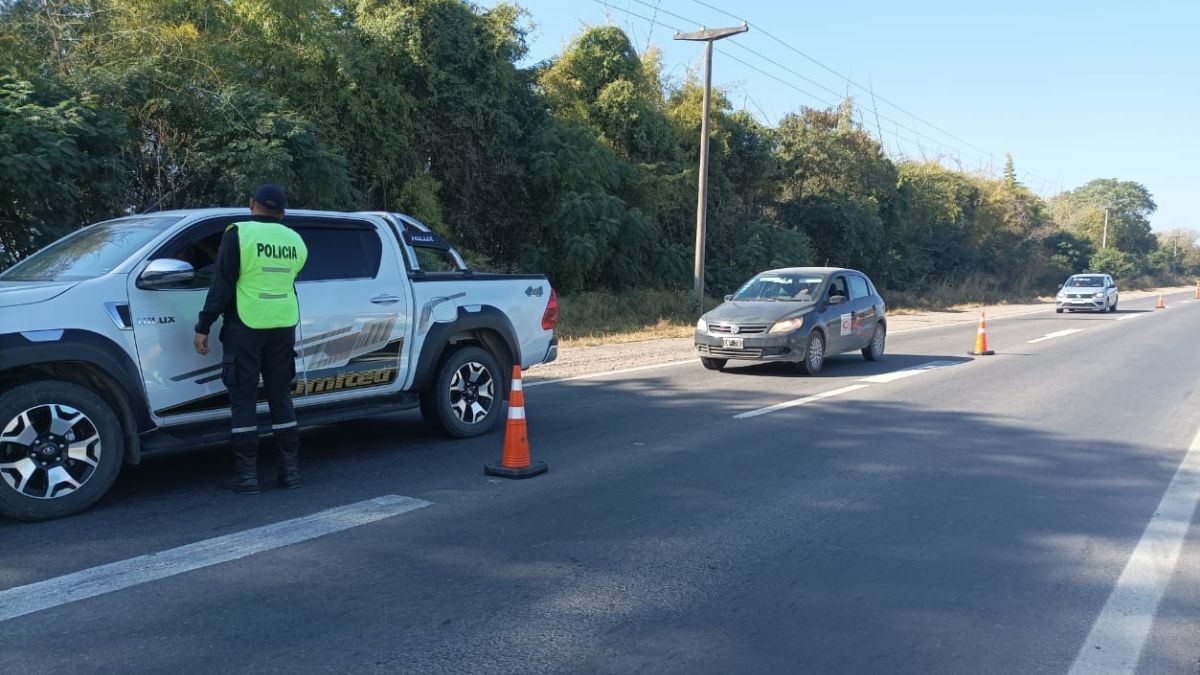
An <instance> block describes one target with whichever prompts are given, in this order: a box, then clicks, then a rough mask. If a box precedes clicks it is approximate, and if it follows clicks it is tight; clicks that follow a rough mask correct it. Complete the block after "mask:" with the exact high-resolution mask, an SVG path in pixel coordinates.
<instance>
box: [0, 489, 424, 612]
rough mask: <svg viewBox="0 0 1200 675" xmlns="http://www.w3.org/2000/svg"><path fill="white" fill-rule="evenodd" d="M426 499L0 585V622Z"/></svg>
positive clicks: (362, 507)
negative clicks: (1, 587)
mask: <svg viewBox="0 0 1200 675" xmlns="http://www.w3.org/2000/svg"><path fill="white" fill-rule="evenodd" d="M430 504H431V502H427V501H425V500H423V499H414V498H412V497H401V496H399V495H385V496H382V497H376V498H375V499H368V500H366V501H361V502H356V503H354V504H348V505H346V506H339V507H337V508H332V509H326V510H324V511H318V512H316V513H313V514H310V515H307V516H303V517H301V518H293V519H291V520H285V521H282V522H278V523H273V524H271V525H264V526H262V527H256V528H254V529H250V530H244V531H242V532H235V533H233V534H227V535H225V536H222V537H216V538H214V539H205V540H204V541H198V542H196V543H194V544H187V545H186V546H180V547H178V548H172V549H168V550H166V551H160V552H158V553H150V554H147V555H142V556H138V557H136V558H129V559H127V560H121V561H118V562H114V563H109V564H107V565H100V566H99V567H91V568H88V569H85V570H81V571H79V572H74V573H72V574H67V575H64V576H61V577H54V578H53V579H46V580H45V581H39V582H36V583H32V584H28V585H26V586H17V587H16V588H10V589H8V590H5V591H0V622H4V621H8V620H10V619H15V618H17V617H21V616H25V615H26V614H32V613H34V612H40V611H42V610H46V609H52V608H54V607H58V606H60V605H65V604H68V603H72V602H78V601H80V600H86V599H88V598H94V597H96V596H98V595H104V594H107V593H113V592H115V591H120V590H123V589H126V588H130V587H133V586H138V585H141V584H144V583H148V582H151V581H157V580H159V579H165V578H167V577H173V576H176V575H178V574H183V573H184V572H190V571H192V570H198V569H200V568H203V567H210V566H212V565H219V564H221V563H225V562H230V561H233V560H238V559H241V558H245V557H247V556H251V555H254V554H255V553H262V552H264V551H270V550H272V549H276V548H280V547H282V546H289V545H291V544H298V543H300V542H304V541H308V540H309V539H316V538H317V537H323V536H325V535H327V534H333V533H335V532H340V531H342V530H348V529H350V528H352V527H358V526H360V525H366V524H368V523H373V522H375V521H377V520H383V519H384V518H390V517H392V516H398V515H400V514H402V513H407V512H409V511H413V510H416V509H420V508H424V507H426V506H429V505H430Z"/></svg>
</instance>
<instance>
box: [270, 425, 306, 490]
mask: <svg viewBox="0 0 1200 675" xmlns="http://www.w3.org/2000/svg"><path fill="white" fill-rule="evenodd" d="M275 444H276V445H278V446H279V484H280V485H282V486H283V487H285V488H287V489H289V490H295V489H296V488H298V487H300V485H301V483H300V433H299V432H298V431H297V430H296V428H295V427H292V428H290V429H277V430H276V431H275Z"/></svg>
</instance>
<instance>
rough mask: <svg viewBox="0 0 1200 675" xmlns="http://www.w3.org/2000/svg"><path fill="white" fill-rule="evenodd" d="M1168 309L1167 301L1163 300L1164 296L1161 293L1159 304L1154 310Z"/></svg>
mask: <svg viewBox="0 0 1200 675" xmlns="http://www.w3.org/2000/svg"><path fill="white" fill-rule="evenodd" d="M1166 308H1167V303H1166V300H1165V299H1164V298H1163V294H1162V293H1159V294H1158V304H1157V305H1155V306H1154V309H1166Z"/></svg>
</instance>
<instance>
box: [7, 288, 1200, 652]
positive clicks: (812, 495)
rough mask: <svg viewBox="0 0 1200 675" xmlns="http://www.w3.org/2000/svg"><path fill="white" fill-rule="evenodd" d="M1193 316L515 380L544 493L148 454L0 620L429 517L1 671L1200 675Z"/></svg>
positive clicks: (332, 435) (262, 568)
mask: <svg viewBox="0 0 1200 675" xmlns="http://www.w3.org/2000/svg"><path fill="white" fill-rule="evenodd" d="M1186 297H1190V296H1184V295H1176V296H1170V297H1168V299H1167V300H1168V304H1169V309H1167V310H1166V311H1157V312H1156V311H1154V310H1152V309H1151V308H1152V307H1153V301H1152V300H1151V299H1144V300H1139V301H1132V302H1126V301H1123V302H1122V303H1121V309H1122V311H1121V312H1119V313H1117V314H1108V315H1082V314H1080V315H1056V314H1054V313H1053V311H1050V312H1039V313H1034V314H1028V315H1025V316H1019V317H1013V318H1008V319H1004V320H1000V321H993V322H989V338H990V342H991V346H992V348H993V349H995V350H996V351H997V352H998V353H997V355H996V356H992V357H980V358H971V357H967V356H966V355H965V352H966V351H967V349H968V348H969V347H971V346H972V344H973V339H974V332H975V328H974V326H973V325H957V326H947V327H941V328H934V329H929V330H920V331H913V332H907V333H900V334H894V335H892V336H891V337H890V339H889V345H888V351H889V355H888V357H887V358H886V359H885V360H883V361H881V362H878V363H873V364H872V363H866V362H865V361H864V360H863V359H862V358H861V357H860V356H858V355H857V353H855V354H853V355H843V356H840V357H837V358H834V359H833V360H831V361H830V362H829V363H828V364H827V366H826V371H825V373H824V374H823V375H822V376H820V377H813V378H810V377H803V376H798V375H795V374H793V372H792V371H790V370H788V369H787V368H785V367H777V366H748V367H747V366H743V367H735V368H731V369H729V370H727V371H726V372H722V373H714V372H708V371H705V370H703V369H702V368H701V367H700V365H699V364H698V363H689V364H686V365H680V366H672V367H666V368H659V369H654V370H647V371H641V372H637V373H629V374H625V375H614V376H609V377H602V378H596V379H590V380H581V381H574V382H563V383H559V384H548V385H544V386H539V387H536V388H533V387H530V388H529V389H528V390H527V392H526V396H527V406H528V415H529V425H530V438H531V442H532V445H533V453H534V456H535V458H538V459H543V460H545V461H546V462H548V463H549V465H550V472H549V473H548V474H546V475H544V476H541V477H538V478H535V479H532V480H528V481H506V480H500V479H492V478H487V477H485V476H484V475H483V472H482V465H483V464H484V463H485V462H488V461H493V460H495V459H497V458H498V455H499V452H500V445H501V437H500V436H499V435H492V436H489V437H486V438H482V439H476V440H473V441H465V442H464V441H450V440H443V439H441V438H438V437H436V436H434V435H433V434H431V433H430V432H429V431H427V430H426V429H425V427H424V426H423V424H422V423H421V422H420V420H419V418H418V417H416V416H414V415H410V414H405V415H397V416H395V417H392V418H382V419H373V420H366V421H361V422H356V423H353V424H345V425H339V426H333V427H327V428H322V429H318V430H314V431H311V432H308V433H306V434H305V435H304V443H305V450H304V453H303V455H302V459H303V467H302V468H303V470H304V475H305V478H306V481H307V484H306V486H305V487H304V489H302V490H299V491H284V490H278V489H276V490H270V491H268V492H265V493H264V494H262V495H259V496H257V497H244V496H234V495H230V494H227V493H223V492H221V491H220V490H218V489H217V487H216V486H217V484H218V483H219V482H220V480H221V479H222V478H223V476H224V474H225V471H226V468H227V465H226V462H225V458H224V455H222V454H218V453H213V452H193V453H184V454H179V455H173V456H166V457H160V458H155V459H148V460H147V461H146V462H145V463H144V464H143V465H142V466H139V467H132V468H129V469H128V470H126V471H125V472H124V473H123V474H122V476H121V478H120V479H119V480H118V484H117V486H116V488H114V490H113V491H112V493H111V494H110V495H109V496H108V497H106V498H105V500H104V501H102V502H101V503H100V504H99V505H98V506H97V507H95V508H93V509H92V510H90V511H88V512H86V513H84V514H81V515H78V516H75V517H72V518H68V519H64V520H59V521H53V522H48V523H39V524H20V523H15V522H7V521H0V616H2V615H3V613H4V611H5V607H4V603H5V598H7V599H8V602H9V603H10V609H11V608H12V607H15V606H16V604H15V602H16V601H15V600H14V598H15V597H17V596H16V595H14V593H17V592H19V591H20V589H21V588H25V587H28V586H29V585H31V584H37V583H39V582H45V583H42V585H41V586H36V587H35V588H37V589H39V591H38V592H39V593H41V590H40V589H43V588H45V589H48V590H47V591H46V594H47V595H46V597H57V596H54V595H53V594H54V593H59V594H62V593H69V592H72V590H73V589H74V590H78V589H79V588H80V587H81V586H80V584H79V583H78V580H77V578H76V577H72V578H70V579H68V580H60V579H59V577H62V576H63V575H68V574H72V573H77V572H80V571H86V570H92V569H93V568H95V567H97V566H100V565H105V564H108V563H115V562H119V561H124V560H128V559H131V558H137V557H139V556H147V555H150V554H157V553H159V552H163V551H168V550H170V549H174V548H175V547H180V546H185V545H190V544H194V543H195V542H201V541H205V540H210V539H213V538H216V537H222V536H226V535H233V536H234V537H235V539H236V538H237V537H238V536H239V535H238V534H237V533H242V532H244V531H246V530H248V529H250V528H256V527H260V526H269V525H271V524H273V523H280V522H284V521H289V520H290V519H295V518H300V517H302V516H307V515H309V514H313V513H315V512H319V511H322V510H325V509H331V508H336V507H343V506H347V505H355V504H358V503H360V502H363V501H364V500H370V499H372V498H377V497H381V496H385V495H401V496H405V497H412V498H416V499H420V500H425V501H427V502H429V505H428V506H424V508H418V509H415V510H411V511H406V512H404V513H400V514H398V515H394V516H390V517H385V518H380V519H377V520H374V521H373V522H367V523H365V524H361V525H357V526H353V527H346V529H342V530H340V531H337V532H334V533H332V534H328V535H326V536H320V537H317V538H312V539H308V540H306V541H302V542H300V543H295V544H291V545H286V546H281V547H277V548H269V547H267V550H263V551H261V552H257V553H253V554H250V555H246V556H245V557H240V558H238V559H236V560H230V561H227V562H220V563H218V564H212V565H209V566H206V567H201V568H199V569H193V570H191V571H183V572H181V573H178V574H173V573H167V574H164V575H163V578H157V579H154V580H148V581H145V582H144V583H139V582H137V580H136V579H132V578H129V579H126V581H125V582H123V585H126V586H128V587H125V588H122V589H121V590H116V591H114V592H110V593H104V594H101V595H97V596H96V597H90V598H87V599H82V600H78V601H73V602H66V603H64V604H56V603H55V602H53V601H51V602H49V604H50V605H54V606H49V607H48V608H46V609H42V610H40V611H32V612H30V613H26V614H23V615H21V616H16V617H15V618H10V619H7V620H0V644H2V645H3V650H2V652H0V672H6V673H64V672H72V673H75V672H105V673H138V672H171V671H174V672H189V673H192V672H220V673H228V672H288V673H294V672H344V673H373V672H378V673H398V672H412V673H455V674H462V673H589V672H601V673H641V672H645V673H1066V672H1068V670H1070V669H1071V668H1072V666H1073V665H1074V666H1075V667H1076V671H1075V672H1135V671H1136V672H1140V673H1192V674H1194V673H1197V672H1200V661H1198V659H1200V632H1198V620H1197V617H1198V616H1200V528H1197V527H1194V525H1195V523H1196V516H1195V513H1194V512H1193V511H1192V507H1193V506H1194V504H1195V499H1194V497H1195V495H1194V493H1195V492H1196V490H1197V488H1196V485H1195V483H1196V481H1195V476H1194V475H1193V474H1187V473H1186V472H1182V471H1181V472H1180V478H1175V476H1176V471H1177V469H1178V468H1179V467H1180V465H1181V462H1184V460H1185V457H1192V456H1193V455H1200V450H1198V451H1197V452H1196V453H1192V454H1191V455H1189V452H1188V451H1189V448H1190V447H1191V446H1192V445H1193V440H1194V439H1195V438H1196V437H1197V431H1198V429H1200V419H1198V416H1197V415H1196V414H1195V413H1194V410H1195V408H1196V405H1195V404H1196V401H1195V399H1194V398H1193V394H1194V393H1195V392H1196V388H1197V384H1198V382H1200V347H1198V346H1197V341H1196V339H1195V336H1196V335H1197V334H1200V302H1184V299H1185V298H1186ZM1073 330H1078V332H1071V333H1067V332H1065V331H1073ZM1047 335H1053V337H1049V338H1046V339H1040V340H1039V338H1044V337H1045V336H1047ZM1031 340H1039V341H1036V342H1032V343H1031V342H1029V341H1031ZM931 362H936V366H935V367H927V368H926V369H924V370H919V371H909V372H908V373H905V374H904V375H905V376H899V375H888V374H889V373H896V372H898V371H901V370H902V369H905V368H912V367H915V366H922V365H923V364H929V363H931ZM881 375H883V376H882V377H878V376H881ZM864 379H866V380H867V381H864ZM856 387H860V388H856ZM828 392H833V394H832V395H830V396H828V397H827V398H823V399H816V400H813V399H807V400H806V397H809V396H813V395H818V394H825V393H828ZM797 401H799V402H798V403H797ZM785 402H791V403H793V404H794V405H792V406H790V407H781V408H778V409H775V410H773V411H770V412H763V411H764V409H765V408H768V407H770V406H777V405H778V404H781V403H785ZM748 413H753V415H752V416H750V415H747V414H748ZM739 416H741V417H740V418H739ZM1164 494H1166V495H1168V498H1167V499H1164ZM1160 501H1161V502H1162V503H1161V504H1160ZM1168 507H1170V508H1174V509H1175V510H1174V511H1170V510H1169V508H1168ZM1169 513H1184V514H1185V515H1184V516H1183V517H1182V518H1183V521H1182V523H1177V525H1180V528H1176V530H1171V528H1170V527H1169V525H1170V522H1166V523H1165V524H1164V521H1163V518H1165V517H1166V515H1164V514H1167V515H1169ZM1156 514H1158V515H1157V516H1156ZM1168 520H1169V519H1168ZM1189 524H1190V525H1193V526H1192V527H1189V526H1188V525H1189ZM272 531H273V530H272ZM1172 532H1174V533H1175V534H1174V535H1173V534H1172ZM1175 535H1178V536H1175ZM262 536H263V537H266V538H269V536H268V535H265V534H264V535H262ZM271 536H273V535H271ZM1173 536H1174V540H1175V542H1176V543H1178V540H1179V538H1181V537H1182V538H1183V544H1182V549H1178V548H1176V549H1175V550H1176V551H1178V558H1177V559H1175V558H1172V557H1171V555H1170V549H1171V539H1172V537H1173ZM256 537H259V535H258V534H257V533H255V534H252V535H247V536H245V537H242V539H246V538H249V539H255V538H256ZM264 540H265V539H264ZM230 542H232V540H230ZM238 542H240V543H238ZM238 542H233V543H228V542H226V540H221V544H220V546H217V548H218V549H220V548H222V547H228V548H229V549H230V550H233V549H234V548H235V547H236V546H245V545H247V544H246V542H245V541H242V540H241V539H239V540H238ZM187 550H188V551H190V550H191V549H187ZM1135 551H1137V552H1139V553H1138V555H1135ZM1144 552H1149V555H1148V556H1145V555H1142V553H1144ZM218 553H220V551H218ZM180 555H183V554H180ZM187 555H191V554H190V553H188V554H187ZM230 556H231V557H236V555H234V554H230ZM167 557H169V556H167ZM184 557H186V556H184ZM141 560H143V561H149V562H146V563H144V564H143V565H142V567H143V568H146V567H147V565H148V566H151V567H152V566H153V565H154V564H156V563H155V562H154V560H155V559H151V558H145V559H141ZM1164 560H1165V561H1167V562H1169V563H1170V564H1169V565H1168V566H1166V567H1164V566H1163V561H1164ZM164 564H165V563H164ZM1155 565H1158V567H1157V568H1156V567H1155ZM1155 569H1158V571H1159V574H1158V576H1157V577H1156V576H1155V574H1154V570H1155ZM1164 570H1165V571H1164ZM143 571H144V569H143ZM71 579H75V581H71ZM1156 588H1157V589H1158V592H1159V595H1161V598H1162V600H1161V603H1159V602H1158V597H1159V595H1155V589H1156ZM4 589H8V590H9V591H11V592H9V593H8V595H7V596H6V595H3V594H4V593H5V592H6V591H5V590H4ZM25 595H26V596H28V595H30V594H29V593H26V594H25ZM22 597H24V596H22ZM26 599H28V598H26ZM1147 603H1149V604H1147ZM1139 612H1141V615H1144V616H1141V618H1142V619H1145V621H1144V622H1142V623H1143V624H1144V625H1142V624H1139V623H1138V622H1137V621H1136V619H1138V617H1139ZM1106 626H1107V627H1110V628H1113V627H1115V628H1113V630H1111V631H1109V632H1105V630H1104V628H1105V627H1106ZM1139 626H1142V628H1138V627H1139ZM1139 631H1140V632H1139ZM1089 633H1091V637H1089ZM1114 636H1115V637H1114ZM1143 638H1144V640H1143ZM1109 657H1111V658H1113V659H1116V660H1117V661H1115V662H1119V660H1120V659H1121V658H1123V657H1125V658H1128V657H1131V658H1132V659H1133V661H1132V663H1130V664H1129V665H1127V666H1112V665H1111V664H1110V665H1109V666H1105V667H1101V666H1098V665H1096V664H1097V663H1104V662H1105V661H1104V659H1105V658H1109ZM1096 659H1099V660H1096ZM1134 664H1136V665H1134Z"/></svg>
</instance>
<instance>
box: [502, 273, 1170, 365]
mask: <svg viewBox="0 0 1200 675" xmlns="http://www.w3.org/2000/svg"><path fill="white" fill-rule="evenodd" d="M1191 290H1192V288H1191V287H1176V288H1162V289H1155V290H1152V291H1128V292H1124V293H1122V294H1121V299H1122V300H1136V299H1138V298H1145V297H1152V296H1155V295H1157V294H1159V293H1180V292H1184V291H1191ZM1053 304H1054V303H1053V301H1050V300H1047V301H1043V302H1037V303H1030V304H1020V305H991V306H985V307H971V308H961V309H957V308H956V309H949V310H941V311H927V312H905V313H903V314H891V315H889V316H888V327H889V332H890V333H899V332H905V331H912V330H920V329H922V328H929V327H933V326H944V325H949V324H956V323H971V322H974V321H978V320H979V314H980V312H984V313H986V314H987V316H988V317H989V318H993V319H1001V318H1004V317H1006V316H1017V315H1020V314H1028V313H1032V312H1038V311H1044V310H1046V309H1047V308H1049V307H1052V306H1053ZM694 358H696V354H695V351H694V350H693V348H692V338H690V337H686V338H667V339H662V340H646V341H643V342H625V343H621V344H608V345H598V346H592V347H564V348H563V349H561V350H559V354H558V360H557V361H555V362H554V363H547V364H543V365H539V366H534V367H533V368H531V369H530V370H529V372H528V374H527V375H526V376H525V379H526V380H528V381H530V382H537V381H539V380H557V379H560V378H568V377H578V376H580V375H589V374H594V373H605V372H612V371H616V370H623V369H626V368H639V367H642V366H652V365H657V364H662V363H669V362H671V361H683V360H688V359H694Z"/></svg>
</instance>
